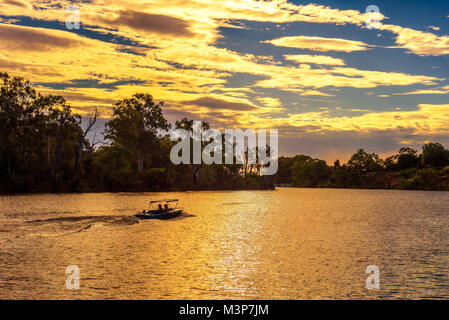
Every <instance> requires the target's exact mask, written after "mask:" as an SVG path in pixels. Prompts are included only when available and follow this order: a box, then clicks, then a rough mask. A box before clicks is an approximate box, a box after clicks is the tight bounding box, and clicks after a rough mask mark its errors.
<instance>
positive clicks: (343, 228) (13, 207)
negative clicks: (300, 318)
mask: <svg viewBox="0 0 449 320" xmlns="http://www.w3.org/2000/svg"><path fill="white" fill-rule="evenodd" d="M166 198H170V199H171V198H178V199H179V200H180V203H181V204H182V206H183V207H184V209H185V213H184V214H183V215H182V216H180V217H177V218H175V219H172V220H166V221H164V220H145V221H139V220H137V219H136V218H134V217H132V214H133V213H135V212H137V211H141V210H143V209H146V208H147V206H148V202H149V201H150V200H155V199H166ZM448 234H449V193H448V192H419V191H389V190H388V191H387V190H337V189H336V190H333V189H295V188H279V189H277V190H275V191H223V192H179V193H119V194H112V193H102V194H61V195H55V194H42V195H14V196H0V298H1V299H418V298H424V299H425V298H444V299H447V298H449V237H448ZM68 266H76V267H77V268H78V269H79V284H80V289H79V290H69V289H68V288H67V287H66V279H67V277H68V276H70V274H66V268H67V267H68ZM368 266H377V267H378V268H379V271H380V275H379V280H380V289H378V290H376V289H374V290H368V289H367V287H366V279H367V278H368V276H370V275H369V274H367V273H365V271H366V268H367V267H368Z"/></svg>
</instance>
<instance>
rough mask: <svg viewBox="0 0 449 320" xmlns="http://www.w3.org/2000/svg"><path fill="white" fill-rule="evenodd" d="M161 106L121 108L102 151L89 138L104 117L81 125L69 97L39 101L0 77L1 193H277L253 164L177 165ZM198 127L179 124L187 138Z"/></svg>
mask: <svg viewBox="0 0 449 320" xmlns="http://www.w3.org/2000/svg"><path fill="white" fill-rule="evenodd" d="M163 107H164V104H163V103H162V102H161V103H155V102H154V101H153V98H152V96H151V95H150V94H135V95H134V96H132V97H131V98H127V99H123V100H120V101H118V102H117V103H116V104H115V105H114V108H113V116H112V119H110V120H109V121H108V122H107V123H106V129H105V132H104V134H105V139H106V140H105V142H104V143H102V144H101V145H99V144H98V143H97V142H96V141H95V139H93V140H94V141H89V140H88V139H87V136H88V134H89V133H90V132H91V131H92V130H94V129H95V124H96V123H97V120H98V119H99V117H100V116H101V115H100V114H99V112H98V110H97V109H94V110H93V111H92V113H91V114H90V115H89V116H88V117H87V118H86V119H85V121H84V123H82V118H81V116H80V115H78V114H75V113H73V112H72V109H71V107H70V105H68V104H67V102H66V101H65V99H64V98H63V97H61V96H53V95H41V94H39V93H37V92H36V90H35V89H34V88H32V87H31V85H30V83H29V82H28V81H26V80H24V79H23V78H20V77H10V76H9V75H8V74H6V73H0V192H1V193H19V192H102V191H112V192H117V191H166V190H212V189H269V188H273V177H271V178H270V177H261V176H260V174H259V171H260V166H259V165H249V164H247V162H244V163H243V164H230V165H227V164H223V165H216V164H213V165H202V164H201V165H196V164H192V165H190V164H181V165H173V164H172V163H171V161H170V150H171V148H172V147H173V146H174V145H175V144H176V142H174V141H170V137H169V135H168V130H169V129H170V128H171V127H172V125H171V124H170V123H169V122H168V121H167V120H166V119H165V118H164V115H163ZM82 124H83V125H82ZM192 126H193V121H192V120H188V119H182V120H181V121H176V123H175V127H176V128H182V129H186V130H188V131H189V132H192V130H193V128H192ZM203 127H204V128H208V127H209V124H207V123H203ZM191 139H193V137H191ZM192 141H193V140H192ZM203 143H204V142H203ZM234 147H235V146H234ZM234 163H236V162H235V161H234Z"/></svg>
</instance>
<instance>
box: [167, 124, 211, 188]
mask: <svg viewBox="0 0 449 320" xmlns="http://www.w3.org/2000/svg"><path fill="white" fill-rule="evenodd" d="M193 125H194V121H193V120H188V119H187V118H184V119H182V120H181V121H176V123H175V126H176V129H184V130H186V131H188V132H189V136H190V150H191V151H193V140H194V139H195V137H194V134H193V129H194V128H193ZM199 129H200V130H201V131H204V130H209V129H210V125H209V123H207V122H203V121H201V128H199ZM200 139H201V137H200ZM200 143H201V150H203V147H204V145H205V144H206V143H205V142H203V141H200ZM202 167H203V164H195V163H193V152H190V168H191V170H192V183H193V185H194V186H196V184H197V180H198V173H199V171H200V170H201V168H202Z"/></svg>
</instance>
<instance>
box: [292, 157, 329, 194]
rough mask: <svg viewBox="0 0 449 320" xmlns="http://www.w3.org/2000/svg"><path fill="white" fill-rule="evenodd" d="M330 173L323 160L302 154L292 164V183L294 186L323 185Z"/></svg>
mask: <svg viewBox="0 0 449 320" xmlns="http://www.w3.org/2000/svg"><path fill="white" fill-rule="evenodd" d="M330 174H331V169H330V168H329V167H328V165H327V164H326V162H325V161H323V160H319V159H312V158H310V157H306V156H302V157H299V158H297V159H296V160H295V162H294V163H293V166H292V175H293V184H294V185H295V186H296V187H318V186H320V185H323V184H324V183H325V182H326V180H327V179H328V178H329V176H330Z"/></svg>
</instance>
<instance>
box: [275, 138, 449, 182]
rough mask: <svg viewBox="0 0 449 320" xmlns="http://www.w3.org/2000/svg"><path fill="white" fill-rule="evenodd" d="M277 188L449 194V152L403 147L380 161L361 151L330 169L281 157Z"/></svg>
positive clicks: (319, 162)
mask: <svg viewBox="0 0 449 320" xmlns="http://www.w3.org/2000/svg"><path fill="white" fill-rule="evenodd" d="M275 183H276V184H291V185H293V186H296V187H312V188H379V189H409V190H447V191H449V150H447V149H445V148H444V147H443V146H442V145H441V144H440V143H428V144H426V145H424V146H423V147H422V152H421V153H418V150H415V149H412V148H409V147H404V148H401V149H400V150H399V153H398V154H395V155H393V156H391V157H388V158H386V159H385V160H383V159H381V158H380V157H379V156H378V155H377V154H375V153H371V154H370V153H367V152H365V151H364V150H363V149H360V150H358V151H357V152H356V153H355V154H354V155H352V157H351V158H350V159H349V161H348V162H347V163H346V164H343V165H342V164H341V163H340V161H339V160H336V161H335V162H334V164H333V165H332V166H328V165H327V163H326V162H325V161H323V160H319V159H313V158H311V157H309V156H304V155H299V156H295V157H280V158H279V171H278V173H277V174H276V176H275Z"/></svg>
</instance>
